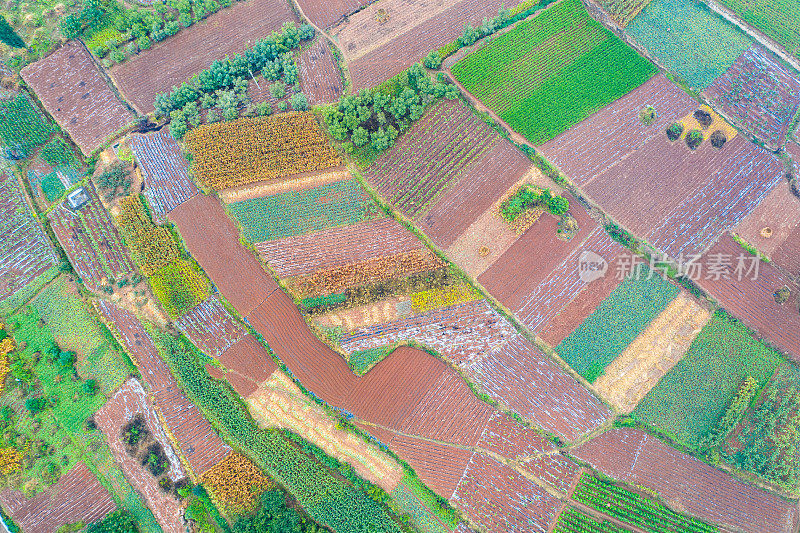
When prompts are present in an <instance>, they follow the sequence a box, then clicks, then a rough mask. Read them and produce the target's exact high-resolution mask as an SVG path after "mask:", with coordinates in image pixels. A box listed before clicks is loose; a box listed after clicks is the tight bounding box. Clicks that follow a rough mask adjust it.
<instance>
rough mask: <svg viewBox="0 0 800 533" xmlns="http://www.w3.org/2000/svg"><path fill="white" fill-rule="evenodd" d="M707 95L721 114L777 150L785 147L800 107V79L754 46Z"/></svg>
mask: <svg viewBox="0 0 800 533" xmlns="http://www.w3.org/2000/svg"><path fill="white" fill-rule="evenodd" d="M706 94H707V95H708V96H709V97H710V98H711V99H712V100H713V101H715V102H716V105H717V106H718V109H719V110H720V111H721V112H724V113H725V114H727V115H728V116H731V117H733V118H734V119H736V120H737V121H740V122H741V123H742V124H743V125H744V127H745V128H746V129H747V130H749V131H751V132H752V133H753V135H755V136H756V137H757V138H758V139H760V140H762V141H763V142H764V143H766V144H767V146H769V147H770V148H771V149H773V150H777V149H778V148H779V147H781V146H783V143H784V140H785V139H786V135H787V133H789V126H790V124H791V122H792V118H793V117H794V116H795V114H796V113H797V109H798V106H800V79H798V78H797V73H796V72H793V71H790V70H789V69H788V68H786V67H784V66H783V65H781V64H780V63H778V62H777V61H776V60H774V59H772V58H771V57H770V56H769V55H768V52H767V51H766V50H764V49H762V48H760V47H757V46H755V45H754V46H751V47H750V48H748V49H747V50H746V51H745V52H744V53H743V54H742V55H741V56H739V58H738V59H737V60H736V61H735V62H734V63H733V64H732V65H731V66H730V67H729V68H728V69H727V70H726V71H725V73H724V74H722V75H721V76H720V77H719V78H717V79H716V81H714V83H713V84H712V85H711V86H710V87H708V89H706Z"/></svg>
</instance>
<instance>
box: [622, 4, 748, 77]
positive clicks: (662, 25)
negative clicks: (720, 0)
mask: <svg viewBox="0 0 800 533" xmlns="http://www.w3.org/2000/svg"><path fill="white" fill-rule="evenodd" d="M625 33H627V34H628V35H629V36H630V37H632V38H633V39H634V40H636V42H638V43H639V44H640V45H642V46H643V47H644V48H645V49H646V50H647V51H648V52H649V53H650V54H651V55H652V56H653V57H655V58H656V59H657V60H658V61H659V62H660V63H661V64H663V65H665V66H666V67H667V68H668V69H670V70H672V71H674V72H675V73H677V74H678V75H679V76H680V77H681V78H683V79H684V80H686V82H687V83H688V84H689V85H691V86H692V87H693V88H695V89H698V90H702V89H705V88H706V87H708V86H709V85H711V84H712V83H713V82H714V80H715V79H717V77H719V76H720V75H721V74H722V73H723V72H725V70H727V69H728V67H730V66H731V65H732V64H733V62H734V61H736V58H738V57H739V56H740V55H741V54H742V52H744V51H745V50H747V48H749V47H750V45H752V44H753V40H752V39H751V38H750V37H748V36H747V35H746V34H744V33H743V32H742V31H741V30H739V29H738V28H737V27H736V26H734V25H732V24H730V23H729V22H728V21H727V20H725V19H723V18H722V17H720V16H719V15H717V14H716V13H713V12H712V11H711V10H710V9H709V8H708V7H707V6H705V5H703V4H701V3H698V2H692V1H691V0H652V1H651V2H650V3H649V4H648V5H647V7H645V8H644V10H642V12H641V13H639V15H638V16H637V17H636V18H635V19H633V21H631V23H630V24H628V26H627V27H626V28H625Z"/></svg>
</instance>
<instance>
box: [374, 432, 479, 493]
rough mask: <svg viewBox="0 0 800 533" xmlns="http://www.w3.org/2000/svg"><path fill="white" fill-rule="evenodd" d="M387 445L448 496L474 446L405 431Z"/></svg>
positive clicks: (436, 488) (428, 484)
mask: <svg viewBox="0 0 800 533" xmlns="http://www.w3.org/2000/svg"><path fill="white" fill-rule="evenodd" d="M388 446H389V448H391V449H392V450H394V452H395V453H397V455H399V456H400V457H402V458H403V460H405V461H407V462H408V464H410V465H411V466H412V467H413V468H414V472H416V473H417V475H418V476H419V477H420V479H422V480H423V481H424V482H425V484H426V485H427V486H428V487H430V488H431V490H433V491H434V492H435V493H436V494H438V495H439V496H441V497H442V498H447V499H448V500H449V499H450V498H451V497H452V496H453V492H454V491H455V490H456V487H457V486H458V482H459V481H460V480H461V477H462V476H463V475H464V470H466V468H467V465H468V464H469V460H470V459H471V458H472V454H473V453H474V452H473V451H472V450H465V449H462V448H456V447H454V446H447V445H445V444H438V443H435V442H431V441H427V440H423V439H417V438H414V437H408V436H404V435H395V436H394V437H393V438H392V439H391V441H390V442H389V443H388Z"/></svg>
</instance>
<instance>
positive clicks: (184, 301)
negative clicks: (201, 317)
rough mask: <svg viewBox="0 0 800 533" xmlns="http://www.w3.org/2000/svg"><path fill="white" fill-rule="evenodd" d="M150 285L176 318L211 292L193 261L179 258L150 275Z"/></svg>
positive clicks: (170, 314)
mask: <svg viewBox="0 0 800 533" xmlns="http://www.w3.org/2000/svg"><path fill="white" fill-rule="evenodd" d="M150 286H151V287H152V288H153V293H154V294H155V295H156V298H158V300H159V301H160V302H161V305H163V306H164V310H165V311H166V312H167V314H168V315H169V317H170V318H172V319H175V318H178V317H179V316H181V315H182V314H183V313H185V312H186V311H188V310H190V309H192V308H193V307H195V306H197V305H199V304H200V303H202V302H203V301H204V300H205V299H206V298H208V296H209V295H210V294H211V286H210V285H209V283H208V280H207V279H206V277H205V276H203V274H202V273H201V272H200V270H199V269H198V268H197V265H195V264H194V263H193V262H191V261H189V260H186V259H183V258H179V259H176V260H175V261H173V262H172V263H169V264H168V265H165V266H163V267H161V268H160V269H159V270H158V271H157V272H156V273H155V274H153V275H152V276H151V277H150Z"/></svg>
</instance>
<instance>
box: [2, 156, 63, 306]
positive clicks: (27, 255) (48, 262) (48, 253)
mask: <svg viewBox="0 0 800 533" xmlns="http://www.w3.org/2000/svg"><path fill="white" fill-rule="evenodd" d="M57 264H58V256H57V255H56V252H55V250H54V249H53V246H52V244H51V243H50V239H48V238H47V236H46V235H45V233H44V231H43V230H42V227H41V226H40V225H39V223H38V222H37V221H36V219H35V218H34V216H33V213H31V211H30V208H29V206H28V203H27V202H26V201H25V197H24V195H23V192H22V190H21V189H20V186H19V183H18V182H17V179H16V177H14V175H12V174H10V173H8V172H3V173H2V174H1V175H0V300H5V299H6V298H8V297H10V296H12V295H14V294H15V293H16V292H17V291H19V290H21V289H23V288H24V287H25V286H26V285H28V283H30V282H31V281H33V280H34V278H36V277H37V276H39V275H40V274H42V273H44V272H45V271H47V269H49V268H50V267H53V266H55V265H57Z"/></svg>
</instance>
